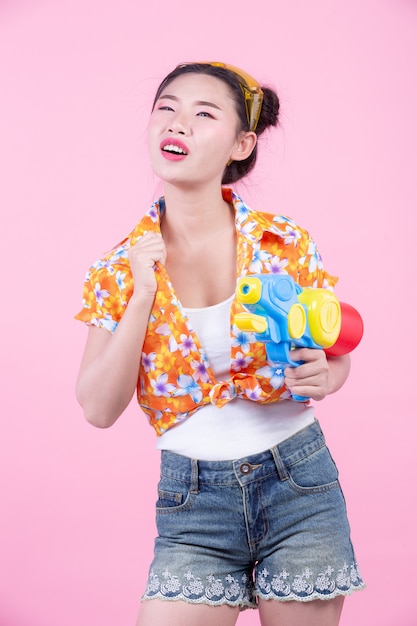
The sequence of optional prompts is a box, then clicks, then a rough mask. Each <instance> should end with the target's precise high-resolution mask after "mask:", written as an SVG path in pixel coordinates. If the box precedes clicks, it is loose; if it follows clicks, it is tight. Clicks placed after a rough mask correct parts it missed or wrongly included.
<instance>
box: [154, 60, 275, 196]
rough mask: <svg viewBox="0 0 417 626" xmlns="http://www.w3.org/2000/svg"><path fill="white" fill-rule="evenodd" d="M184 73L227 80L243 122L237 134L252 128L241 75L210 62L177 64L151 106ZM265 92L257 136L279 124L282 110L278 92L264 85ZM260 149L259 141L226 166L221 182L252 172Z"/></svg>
mask: <svg viewBox="0 0 417 626" xmlns="http://www.w3.org/2000/svg"><path fill="white" fill-rule="evenodd" d="M183 74H207V75H208V76H213V77H214V78H218V79H220V80H222V81H223V82H224V83H226V85H227V86H228V87H229V90H230V93H231V94H232V96H233V100H234V102H235V108H236V113H237V115H238V118H239V121H240V126H239V128H238V133H239V132H241V131H248V130H249V122H248V116H247V113H246V104H245V96H244V94H243V91H242V87H241V85H240V83H239V79H238V77H237V76H236V74H235V73H234V72H233V71H231V70H229V69H226V68H224V67H219V66H214V65H210V64H208V63H187V64H184V65H180V66H178V67H176V68H175V69H174V70H173V71H172V72H170V73H169V74H168V76H166V78H164V80H163V81H162V83H161V84H160V85H159V87H158V90H157V92H156V95H155V99H154V102H153V105H152V109H153V107H154V106H155V103H156V101H157V100H158V98H159V97H160V95H161V93H162V91H163V90H164V89H165V87H167V86H168V85H169V84H170V83H171V82H172V81H173V80H174V79H175V78H177V77H178V76H182V75H183ZM262 91H263V101H262V108H261V113H260V116H259V120H258V124H257V126H256V129H255V131H254V132H255V133H256V135H257V136H258V137H259V136H260V135H262V133H263V132H264V131H265V130H266V129H267V128H269V127H270V126H277V124H278V113H279V99H278V96H277V94H276V93H275V91H274V90H273V89H270V88H269V87H262ZM257 148H258V144H256V145H255V147H254V149H253V150H252V153H251V154H250V155H249V156H248V158H247V159H245V160H244V161H232V162H231V163H229V164H228V165H227V166H226V169H225V171H224V174H223V178H222V184H224V185H227V184H230V183H234V182H236V181H237V180H240V179H241V178H244V176H246V175H247V174H249V172H250V171H251V170H252V169H253V167H254V166H255V163H256V156H257Z"/></svg>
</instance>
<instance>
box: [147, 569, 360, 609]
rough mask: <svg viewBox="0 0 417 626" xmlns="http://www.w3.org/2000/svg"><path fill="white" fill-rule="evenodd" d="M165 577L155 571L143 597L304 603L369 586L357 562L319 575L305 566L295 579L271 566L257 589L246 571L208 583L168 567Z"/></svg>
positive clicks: (245, 603) (217, 602)
mask: <svg viewBox="0 0 417 626" xmlns="http://www.w3.org/2000/svg"><path fill="white" fill-rule="evenodd" d="M161 576H162V580H161V579H160V577H159V576H158V574H156V573H155V572H154V571H153V570H151V572H150V574H149V580H148V585H147V588H146V592H145V594H144V595H143V598H142V600H151V599H152V598H160V599H164V600H184V601H186V602H195V603H207V604H211V605H220V604H229V605H232V606H241V607H243V608H247V607H252V608H256V602H255V599H254V596H255V595H256V596H258V597H260V598H262V599H264V600H273V599H275V600H281V601H285V600H298V601H301V602H305V601H308V600H317V599H321V600H326V599H327V600H330V599H332V598H334V597H336V596H337V595H349V594H350V593H352V592H353V591H356V590H359V589H363V588H364V586H365V585H364V583H363V580H362V578H361V575H360V573H359V570H358V567H357V564H356V563H352V564H351V565H350V566H349V565H348V564H347V563H345V564H344V566H343V567H342V568H341V569H340V570H339V571H338V572H337V573H336V574H335V572H334V570H333V568H332V567H330V566H328V567H327V568H326V569H325V570H324V571H323V572H321V573H319V574H318V575H317V576H316V577H315V578H314V575H313V572H312V571H311V570H310V569H309V568H305V569H304V571H303V572H301V573H300V574H296V575H295V576H294V577H293V579H292V580H290V574H289V573H288V572H287V571H285V570H283V571H282V572H281V573H280V574H274V575H271V574H270V572H269V571H268V570H267V568H263V569H261V570H260V571H259V572H258V573H257V576H256V587H257V590H256V591H254V590H253V585H252V581H250V580H248V576H247V575H246V574H243V575H242V577H241V579H240V580H239V579H237V578H236V577H234V576H232V575H231V574H228V575H227V576H226V577H225V579H224V581H223V580H222V579H220V578H216V577H215V576H213V575H211V576H207V577H206V579H205V582H204V581H203V580H202V579H201V578H200V577H199V576H194V575H193V573H192V572H191V571H188V572H187V573H186V574H184V577H183V581H181V580H180V578H179V577H178V576H176V575H173V574H171V573H170V572H169V570H168V569H165V570H164V571H163V572H162V575H161Z"/></svg>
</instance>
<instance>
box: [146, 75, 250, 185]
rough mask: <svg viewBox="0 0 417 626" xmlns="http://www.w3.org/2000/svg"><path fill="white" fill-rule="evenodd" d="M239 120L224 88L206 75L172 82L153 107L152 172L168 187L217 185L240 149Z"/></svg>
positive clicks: (184, 76)
mask: <svg viewBox="0 0 417 626" xmlns="http://www.w3.org/2000/svg"><path fill="white" fill-rule="evenodd" d="M238 127H239V119H238V116H237V113H236V109H235V104H234V101H233V98H232V95H231V93H230V91H229V88H228V86H227V85H226V84H225V83H224V82H223V81H222V80H220V79H218V78H214V77H213V76H208V75H207V74H183V75H181V76H178V77H177V78H175V79H174V80H173V81H172V82H171V83H170V84H169V85H168V86H167V87H165V89H163V91H162V92H161V95H160V97H159V98H158V100H157V101H156V103H155V107H154V110H153V111H152V114H151V118H150V122H149V126H148V145H149V151H150V157H151V163H152V167H153V169H154V171H155V173H156V174H157V175H158V176H159V177H160V178H162V180H164V181H165V182H167V183H171V184H174V185H175V184H176V185H186V186H195V185H199V184H204V183H207V182H210V181H214V180H217V179H218V181H219V184H220V182H221V178H222V175H223V172H224V168H225V167H226V164H227V162H228V161H229V159H230V158H233V153H234V152H236V151H239V149H240V148H239V144H240V139H239V136H240V135H241V133H239V132H238Z"/></svg>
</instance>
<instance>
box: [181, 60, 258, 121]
mask: <svg viewBox="0 0 417 626" xmlns="http://www.w3.org/2000/svg"><path fill="white" fill-rule="evenodd" d="M187 65H211V66H212V67H222V68H223V69H225V70H229V72H232V73H233V74H234V75H235V76H236V78H237V79H238V81H239V85H240V86H241V89H242V92H243V95H244V97H245V106H246V116H247V118H248V124H249V130H251V131H254V130H255V129H256V127H257V125H258V121H259V116H260V114H261V109H262V101H263V96H264V94H263V91H262V89H261V87H260V85H259V83H258V81H257V80H255V79H254V78H253V77H252V76H250V74H247V73H246V72H244V71H243V70H241V69H239V68H238V67H235V66H234V65H228V64H227V63H221V62H218V61H195V62H191V63H181V64H180V65H178V67H179V68H181V67H185V66H187Z"/></svg>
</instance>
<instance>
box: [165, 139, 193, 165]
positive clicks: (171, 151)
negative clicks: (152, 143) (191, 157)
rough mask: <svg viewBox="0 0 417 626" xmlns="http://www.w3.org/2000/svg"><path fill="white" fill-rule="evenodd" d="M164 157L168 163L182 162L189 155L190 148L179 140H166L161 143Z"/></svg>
mask: <svg viewBox="0 0 417 626" xmlns="http://www.w3.org/2000/svg"><path fill="white" fill-rule="evenodd" d="M160 148H161V152H162V156H163V157H164V158H165V159H168V161H182V159H185V157H186V156H187V155H188V148H187V146H186V145H185V143H183V142H182V141H180V140H179V139H172V138H169V139H164V140H163V141H161V145H160Z"/></svg>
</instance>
